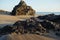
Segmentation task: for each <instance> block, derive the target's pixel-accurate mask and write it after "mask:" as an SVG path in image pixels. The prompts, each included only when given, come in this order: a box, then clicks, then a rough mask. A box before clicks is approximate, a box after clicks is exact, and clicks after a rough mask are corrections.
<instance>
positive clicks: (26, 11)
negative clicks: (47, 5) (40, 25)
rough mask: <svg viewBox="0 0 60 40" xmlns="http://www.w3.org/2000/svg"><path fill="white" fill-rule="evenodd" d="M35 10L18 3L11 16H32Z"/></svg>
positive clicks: (22, 2)
mask: <svg viewBox="0 0 60 40" xmlns="http://www.w3.org/2000/svg"><path fill="white" fill-rule="evenodd" d="M34 14H35V10H33V9H32V7H30V6H28V5H27V4H26V3H25V2H24V1H20V3H19V4H18V5H16V6H15V7H14V8H13V10H12V12H11V15H34Z"/></svg>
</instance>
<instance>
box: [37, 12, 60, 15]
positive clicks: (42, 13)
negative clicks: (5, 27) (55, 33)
mask: <svg viewBox="0 0 60 40" xmlns="http://www.w3.org/2000/svg"><path fill="white" fill-rule="evenodd" d="M52 13H54V14H55V15H60V12H37V13H36V14H39V15H40V14H41V15H47V14H52Z"/></svg>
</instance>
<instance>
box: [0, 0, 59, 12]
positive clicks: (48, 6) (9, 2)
mask: <svg viewBox="0 0 60 40" xmlns="http://www.w3.org/2000/svg"><path fill="white" fill-rule="evenodd" d="M24 1H25V2H26V4H27V5H29V6H31V7H32V8H33V9H34V10H36V11H37V12H60V0H24ZM19 2H20V0H5V1H4V0H0V10H6V11H12V10H13V7H15V5H17V4H18V3H19Z"/></svg>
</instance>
